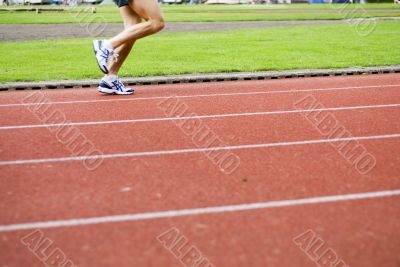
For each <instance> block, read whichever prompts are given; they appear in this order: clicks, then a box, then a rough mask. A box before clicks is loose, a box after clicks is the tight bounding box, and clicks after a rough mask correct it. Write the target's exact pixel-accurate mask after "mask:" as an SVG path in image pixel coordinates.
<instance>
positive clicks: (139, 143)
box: [0, 74, 400, 267]
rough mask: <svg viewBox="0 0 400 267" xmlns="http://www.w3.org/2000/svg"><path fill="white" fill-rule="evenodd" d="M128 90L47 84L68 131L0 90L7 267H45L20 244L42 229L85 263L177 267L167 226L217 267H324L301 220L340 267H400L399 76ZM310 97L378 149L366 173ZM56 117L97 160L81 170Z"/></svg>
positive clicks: (0, 232)
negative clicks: (223, 165)
mask: <svg viewBox="0 0 400 267" xmlns="http://www.w3.org/2000/svg"><path fill="white" fill-rule="evenodd" d="M136 90H137V91H136V94H135V95H134V96H103V95H99V94H97V93H96V91H95V89H82V90H79V89H66V90H47V91H40V92H43V93H44V96H45V97H46V99H48V100H49V102H48V103H47V104H46V105H47V106H49V107H50V108H51V109H53V110H58V111H60V112H61V113H62V114H64V115H65V118H66V119H67V121H68V124H67V125H64V126H62V125H48V124H53V123H55V122H53V121H49V120H47V121H43V120H40V119H39V118H38V117H36V116H35V115H34V114H33V113H32V111H31V110H33V108H35V107H37V106H38V105H37V104H35V103H34V102H32V101H33V100H32V99H33V98H31V97H30V98H26V97H27V96H28V95H31V94H32V93H34V92H35V91H15V92H5V93H1V94H0V114H1V120H0V140H1V141H0V142H1V143H0V144H1V147H0V170H1V176H0V179H1V180H0V181H1V187H0V188H1V194H0V212H1V213H0V266H2V267H3V266H4V267H5V266H7V267H14V266H18V267H20V266H21V267H22V266H24V267H27V266H32V267H34V266H46V265H45V264H44V263H43V262H41V261H40V260H39V259H38V258H37V257H36V256H35V254H34V253H32V252H31V251H29V250H28V249H27V247H25V246H24V245H23V244H22V243H21V242H20V238H22V237H23V236H26V235H27V234H29V233H31V232H33V231H34V230H35V229H40V230H41V231H42V232H43V234H44V236H45V237H47V238H49V239H50V240H52V242H53V244H52V246H54V248H55V247H57V248H59V249H60V250H62V251H63V253H64V254H65V255H66V258H68V259H70V260H71V262H73V263H74V264H75V265H76V266H80V267H83V266H90V267H91V266H96V267H103V266H104V267H105V266H118V267H128V266H129V267H133V266H165V267H168V266H185V265H183V264H182V263H180V262H179V260H178V259H177V258H175V256H174V255H173V253H171V252H170V251H169V250H167V249H166V248H164V247H163V246H162V244H160V243H159V242H158V241H157V239H156V237H157V236H158V235H160V234H161V233H163V232H165V231H167V230H169V229H171V228H172V227H175V228H176V229H178V230H179V231H180V232H181V233H182V234H183V235H184V236H185V237H186V238H187V239H188V246H189V245H195V246H196V247H197V248H198V250H199V251H200V252H201V253H202V254H203V255H204V256H205V257H207V259H208V260H209V261H210V262H211V263H212V264H213V265H214V266H215V267H217V266H229V267H235V266H251V267H258V266H260V267H261V266H268V267H271V266H317V265H316V263H314V262H313V261H312V260H310V258H309V257H308V256H307V254H305V253H304V252H302V251H301V250H300V248H299V247H298V246H296V245H295V244H294V243H293V241H292V239H293V238H294V237H296V236H298V235H300V234H301V233H303V232H305V231H307V230H308V229H311V230H313V231H314V232H315V233H317V234H318V236H320V237H321V238H322V239H323V240H324V242H325V244H326V247H329V248H331V249H333V250H334V251H335V253H336V254H337V256H338V257H339V258H340V259H342V260H343V261H344V262H345V263H346V264H347V265H348V266H363V267H370V266H371V267H372V266H380V267H396V266H400V254H399V248H400V167H399V166H400V153H399V151H400V120H399V117H400V75H398V74H385V75H369V76H352V77H327V78H302V79H288V80H270V81H246V82H224V83H203V84H179V85H163V86H141V87H137V88H136ZM37 92H39V91H37ZM37 92H36V93H37ZM170 96H176V98H174V99H178V101H179V103H184V104H185V105H186V106H187V107H188V110H189V111H190V114H191V116H196V118H189V119H187V118H185V120H196V121H200V122H201V124H202V125H206V126H207V127H209V129H211V130H212V131H213V133H215V136H217V137H218V138H219V139H220V140H221V141H222V142H223V144H222V145H221V144H220V145H219V146H218V147H219V149H228V148H229V151H230V152H232V153H234V154H235V155H236V156H237V157H238V158H239V159H240V166H239V168H238V169H237V170H236V171H234V172H233V173H232V174H225V173H223V172H222V171H221V170H220V169H219V167H218V166H217V165H215V164H214V163H213V162H212V161H211V160H210V159H209V158H207V156H206V155H205V153H204V152H202V151H201V149H202V148H201V147H197V146H196V145H195V144H194V142H193V140H192V136H190V135H186V134H184V133H183V132H182V130H181V129H180V127H179V126H178V124H177V123H178V121H179V120H183V119H182V118H176V117H175V118H170V117H169V116H168V114H166V113H164V112H163V110H162V108H160V102H162V101H167V100H168V99H169V98H168V97H170ZM306 96H312V97H314V98H315V99H316V101H318V102H319V103H321V104H322V105H323V108H322V109H324V111H325V112H329V114H333V116H334V117H335V118H336V120H337V122H339V123H340V124H341V125H342V126H343V127H345V129H347V130H348V131H349V132H350V133H351V135H352V138H354V139H356V140H357V142H359V144H361V145H362V146H363V147H364V148H365V149H366V150H367V151H368V152H369V153H370V154H371V155H373V156H374V157H375V159H376V166H375V167H374V168H373V169H372V171H371V172H369V173H367V174H360V173H359V172H358V171H357V170H356V168H355V167H354V166H353V165H352V164H350V163H349V162H348V161H346V160H345V159H344V158H343V156H342V155H341V154H340V153H338V151H337V150H336V149H335V148H334V146H333V145H332V142H331V141H329V140H326V139H327V137H326V136H323V134H322V133H320V132H319V131H318V130H317V129H316V128H315V127H314V126H313V125H312V124H311V123H310V122H309V121H308V120H307V119H306V118H305V114H307V113H309V111H307V110H300V111H299V110H296V108H295V107H294V103H296V101H298V100H299V99H302V98H304V97H306ZM23 99H25V100H23ZM46 105H44V106H46ZM42 107H43V105H42ZM57 127H73V128H74V129H77V130H78V131H79V132H80V133H81V134H82V135H83V136H85V137H86V138H87V139H88V140H90V141H91V142H92V143H93V145H94V146H95V148H96V149H98V150H99V151H101V152H102V154H104V155H105V158H104V160H103V161H102V162H101V164H100V166H99V167H98V168H96V169H95V170H92V171H89V170H87V169H86V168H85V166H84V164H82V162H83V160H84V159H85V158H78V157H77V156H76V155H73V154H71V153H72V152H71V151H70V150H68V149H67V148H66V145H65V144H63V143H62V142H60V141H59V140H58V139H57V138H56V134H55V129H57ZM52 129H53V130H52ZM74 219H76V220H74ZM49 251H51V250H50V249H49ZM182 251H184V248H182ZM68 266H69V265H68ZM71 266H72V265H71ZM188 266H189V265H188ZM204 266H206V265H204ZM209 266H212V265H209Z"/></svg>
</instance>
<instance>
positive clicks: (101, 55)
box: [93, 40, 118, 74]
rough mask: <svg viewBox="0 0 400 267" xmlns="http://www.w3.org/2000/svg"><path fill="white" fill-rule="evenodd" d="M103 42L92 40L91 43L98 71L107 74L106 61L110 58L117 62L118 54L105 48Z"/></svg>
mask: <svg viewBox="0 0 400 267" xmlns="http://www.w3.org/2000/svg"><path fill="white" fill-rule="evenodd" d="M104 43H105V40H94V41H93V50H94V55H95V56H96V60H97V64H98V65H99V68H100V70H101V71H102V72H103V73H105V74H107V73H108V67H107V64H108V61H109V60H110V58H114V60H116V61H117V60H118V54H117V53H115V52H114V50H113V49H109V48H107V47H106V46H105V44H104Z"/></svg>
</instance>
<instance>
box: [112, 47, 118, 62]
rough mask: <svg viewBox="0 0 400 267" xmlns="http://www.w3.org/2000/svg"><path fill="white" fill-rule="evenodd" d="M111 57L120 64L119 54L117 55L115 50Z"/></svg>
mask: <svg viewBox="0 0 400 267" xmlns="http://www.w3.org/2000/svg"><path fill="white" fill-rule="evenodd" d="M110 57H112V58H113V59H114V61H115V62H118V57H119V54H118V53H116V52H115V51H114V50H112V51H111V54H110Z"/></svg>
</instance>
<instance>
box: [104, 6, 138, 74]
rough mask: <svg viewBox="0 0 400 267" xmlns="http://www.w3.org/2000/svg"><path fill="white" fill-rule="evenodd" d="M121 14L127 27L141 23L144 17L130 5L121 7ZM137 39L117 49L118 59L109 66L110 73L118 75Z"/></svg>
mask: <svg viewBox="0 0 400 267" xmlns="http://www.w3.org/2000/svg"><path fill="white" fill-rule="evenodd" d="M119 11H120V13H121V16H122V18H123V20H124V28H125V29H127V28H129V27H131V26H133V25H136V24H139V23H141V22H142V19H141V18H140V17H139V16H138V15H137V14H136V13H135V12H134V11H133V10H132V8H131V7H130V6H123V7H120V8H119ZM134 43H135V41H132V42H127V43H124V44H122V45H120V46H119V47H118V48H117V49H116V50H115V51H116V53H117V54H118V55H119V56H118V61H114V60H113V61H112V62H111V65H110V67H109V71H108V74H109V75H117V74H118V71H119V69H120V68H121V66H122V64H123V63H124V61H125V59H126V58H127V57H128V55H129V53H130V52H131V49H132V46H133V45H134Z"/></svg>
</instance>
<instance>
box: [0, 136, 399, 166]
mask: <svg viewBox="0 0 400 267" xmlns="http://www.w3.org/2000/svg"><path fill="white" fill-rule="evenodd" d="M388 138H400V134H387V135H374V136H357V137H347V138H332V139H316V140H303V141H291V142H276V143H265V144H249V145H237V146H221V147H208V148H185V149H174V150H160V151H143V152H129V153H119V154H103V155H93V156H79V157H60V158H44V159H21V160H12V161H0V166H1V165H17V164H38V163H48V162H63V161H78V160H91V159H99V158H103V159H111V158H125V157H145V156H159V155H171V154H183V153H199V152H207V151H219V150H239V149H255V148H269V147H281V146H295V145H310V144H321V143H331V142H340V141H352V140H373V139H388Z"/></svg>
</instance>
